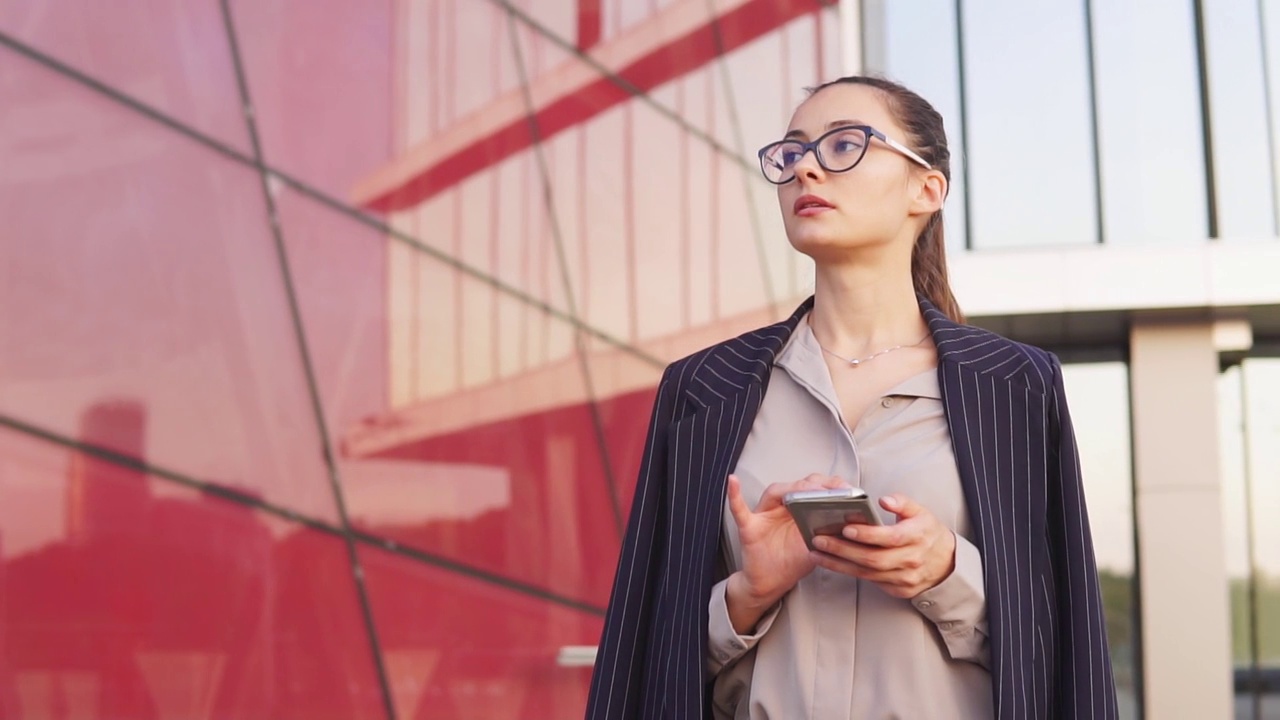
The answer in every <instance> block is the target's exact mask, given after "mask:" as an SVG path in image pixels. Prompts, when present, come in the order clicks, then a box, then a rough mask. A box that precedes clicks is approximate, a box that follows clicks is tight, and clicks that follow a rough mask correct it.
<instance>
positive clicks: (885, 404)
mask: <svg viewBox="0 0 1280 720" xmlns="http://www.w3.org/2000/svg"><path fill="white" fill-rule="evenodd" d="M880 407H893V398H884V399H883V400H881V401H880Z"/></svg>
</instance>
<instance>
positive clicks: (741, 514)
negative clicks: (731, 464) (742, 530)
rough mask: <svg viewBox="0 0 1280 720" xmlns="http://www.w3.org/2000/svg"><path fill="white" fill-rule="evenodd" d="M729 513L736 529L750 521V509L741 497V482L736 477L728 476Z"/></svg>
mask: <svg viewBox="0 0 1280 720" xmlns="http://www.w3.org/2000/svg"><path fill="white" fill-rule="evenodd" d="M729 512H731V513H733V521H734V522H736V523H737V524H738V527H742V526H743V525H745V524H746V523H748V522H750V521H751V508H750V507H748V506H747V501H746V500H745V499H744V498H743V497H742V481H741V480H739V479H738V476H737V475H730V476H729Z"/></svg>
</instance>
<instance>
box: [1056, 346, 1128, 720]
mask: <svg viewBox="0 0 1280 720" xmlns="http://www.w3.org/2000/svg"><path fill="white" fill-rule="evenodd" d="M1051 360H1052V371H1053V392H1052V395H1051V397H1050V398H1049V405H1050V407H1049V438H1048V440H1049V443H1048V445H1049V448H1048V450H1049V452H1048V460H1049V468H1048V470H1049V473H1048V481H1049V487H1048V488H1047V489H1048V506H1047V511H1048V530H1049V532H1048V535H1049V543H1050V548H1049V550H1050V557H1051V559H1052V563H1053V575H1054V580H1055V585H1056V587H1057V597H1056V598H1055V608H1054V611H1055V614H1056V615H1057V620H1058V632H1059V635H1058V642H1057V647H1058V658H1057V667H1058V681H1057V683H1056V685H1057V693H1058V702H1056V703H1055V705H1056V708H1057V709H1058V711H1059V715H1057V717H1062V718H1085V717H1087V718H1104V719H1111V718H1117V717H1118V714H1119V711H1118V707H1117V704H1116V688H1115V679H1114V676H1113V675H1112V670H1111V652H1110V649H1109V646H1108V644H1107V625H1106V618H1105V617H1104V616H1103V609H1102V594H1101V591H1100V588H1099V583H1098V568H1097V562H1096V560H1095V558H1094V552H1093V536H1092V534H1091V533H1090V531H1089V516H1088V512H1087V510H1086V508H1085V499H1084V487H1083V484H1082V482H1081V478H1080V455H1079V453H1078V452H1077V449H1076V438H1075V431H1074V429H1073V428H1072V425H1071V414H1070V412H1069V411H1068V410H1067V401H1066V392H1065V389H1064V386H1063V382H1062V365H1061V364H1060V363H1059V361H1058V358H1057V357H1051Z"/></svg>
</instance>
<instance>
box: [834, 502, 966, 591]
mask: <svg viewBox="0 0 1280 720" xmlns="http://www.w3.org/2000/svg"><path fill="white" fill-rule="evenodd" d="M880 506H881V507H883V508H884V509H885V510H888V511H889V512H891V513H894V514H895V515H897V516H898V522H897V523H895V524H893V525H846V526H845V528H844V537H843V538H837V537H829V536H819V537H816V538H814V547H816V548H817V549H818V550H820V551H821V552H814V553H813V557H814V560H815V561H816V562H817V563H818V565H819V566H820V567H824V568H826V569H828V570H832V571H835V572H838V573H844V574H845V575H850V576H852V577H855V578H858V579H859V580H870V581H871V582H873V583H875V584H876V585H879V586H880V588H881V589H882V590H884V591H885V592H886V593H888V594H889V595H891V596H893V597H896V598H901V599H904V600H909V599H911V598H914V597H915V596H917V595H919V594H920V593H922V592H924V591H925V590H929V589H931V588H933V587H935V586H937V585H938V583H940V582H942V581H943V580H946V579H947V577H948V576H950V575H951V572H952V571H953V570H955V564H956V536H955V533H953V532H952V531H951V530H950V529H948V528H947V527H946V526H945V525H943V524H942V523H941V522H939V521H938V518H936V517H934V515H933V513H931V512H929V511H928V510H926V509H925V508H923V507H922V506H920V505H919V504H918V503H916V502H915V501H914V500H912V499H911V498H909V497H907V496H905V495H889V496H887V497H883V498H881V499H880Z"/></svg>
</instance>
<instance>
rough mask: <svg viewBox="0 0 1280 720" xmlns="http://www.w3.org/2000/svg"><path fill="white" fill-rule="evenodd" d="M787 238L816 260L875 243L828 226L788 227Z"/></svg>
mask: <svg viewBox="0 0 1280 720" xmlns="http://www.w3.org/2000/svg"><path fill="white" fill-rule="evenodd" d="M787 240H789V241H790V242H791V247H793V248H795V249H796V251H797V252H801V253H804V254H805V255H808V256H809V257H811V258H813V259H815V260H818V259H821V258H827V257H831V256H833V255H842V254H845V253H848V252H849V251H851V250H857V249H858V248H863V247H868V246H870V245H875V244H876V243H875V241H874V240H872V239H871V238H867V237H862V236H861V235H858V234H853V233H849V232H843V233H842V232H835V231H832V230H831V229H828V228H815V227H806V228H788V232H787Z"/></svg>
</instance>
